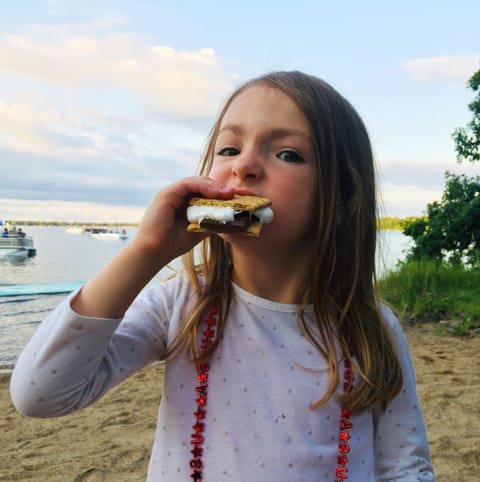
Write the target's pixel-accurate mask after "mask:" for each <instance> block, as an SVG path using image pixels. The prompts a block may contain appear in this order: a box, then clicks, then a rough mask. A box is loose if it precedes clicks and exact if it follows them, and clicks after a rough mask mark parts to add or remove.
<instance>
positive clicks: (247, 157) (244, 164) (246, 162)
mask: <svg viewBox="0 0 480 482" xmlns="http://www.w3.org/2000/svg"><path fill="white" fill-rule="evenodd" d="M232 173H233V175H234V176H235V177H238V178H239V179H240V180H244V179H245V180H254V179H255V180H258V179H259V178H261V176H262V175H263V165H262V162H261V160H260V155H259V154H258V153H255V152H247V151H244V152H242V153H241V154H240V155H239V156H237V158H236V159H235V161H234V163H233V166H232Z"/></svg>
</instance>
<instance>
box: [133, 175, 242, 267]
mask: <svg viewBox="0 0 480 482" xmlns="http://www.w3.org/2000/svg"><path fill="white" fill-rule="evenodd" d="M233 195H234V189H233V188H230V187H226V186H224V185H223V184H221V183H219V182H217V181H215V180H213V179H211V178H209V177H203V176H194V177H187V178H185V179H182V180H181V181H178V182H176V183H175V184H172V185H170V186H168V187H166V188H165V189H163V190H162V191H160V192H159V193H157V194H156V196H155V197H154V198H153V200H152V202H151V204H150V206H149V207H148V209H147V210H146V212H145V214H144V216H143V218H142V221H141V223H140V226H139V228H138V231H137V235H136V237H135V239H134V241H133V243H134V244H135V246H136V248H137V249H139V250H141V251H142V252H144V253H146V254H147V253H148V254H150V255H153V257H155V258H157V259H158V263H159V267H163V266H164V265H165V264H167V263H168V262H170V261H172V260H173V259H174V258H176V257H178V256H180V255H182V254H184V253H186V252H187V251H189V250H190V249H192V248H193V247H194V246H195V245H196V244H197V243H199V242H200V241H201V240H202V239H204V238H205V237H206V236H207V235H205V234H201V233H191V232H187V231H186V227H187V224H188V221H187V218H186V208H187V205H188V201H189V199H190V198H191V197H193V196H203V197H207V198H220V199H230V198H232V197H233Z"/></svg>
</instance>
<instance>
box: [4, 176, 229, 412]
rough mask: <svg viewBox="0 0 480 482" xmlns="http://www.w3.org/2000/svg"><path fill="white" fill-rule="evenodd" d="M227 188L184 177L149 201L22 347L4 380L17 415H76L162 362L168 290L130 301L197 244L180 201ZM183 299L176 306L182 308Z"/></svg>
mask: <svg viewBox="0 0 480 482" xmlns="http://www.w3.org/2000/svg"><path fill="white" fill-rule="evenodd" d="M231 191H232V190H231V189H226V188H224V186H222V185H220V184H218V183H217V182H214V181H212V180H211V179H209V178H204V177H192V178H188V179H184V180H183V181H180V182H178V183H176V184H173V185H172V186H170V187H168V188H166V189H164V190H163V191H161V192H160V193H159V194H157V196H155V198H154V200H153V201H152V203H151V205H150V206H149V208H148V209H147V211H146V213H145V215H144V217H143V219H142V222H141V224H140V226H139V229H138V232H137V235H136V237H135V239H134V240H133V241H132V243H130V244H129V245H127V246H126V247H125V248H124V249H123V250H122V251H121V252H120V253H119V254H118V255H117V256H115V257H114V259H113V260H112V261H111V262H110V263H109V264H108V265H107V266H106V268H104V269H103V270H102V271H101V272H100V273H98V274H97V275H96V276H95V277H94V278H93V279H92V280H90V281H89V282H88V283H87V284H86V285H85V286H84V287H83V288H82V289H81V290H80V291H79V292H78V293H76V294H72V295H70V296H69V297H68V298H67V299H66V300H64V301H63V302H62V303H60V305H59V306H57V308H56V309H55V310H54V311H53V312H51V313H50V314H49V315H48V316H47V318H46V319H45V320H44V321H43V322H42V323H41V324H40V326H39V327H38V328H37V330H36V331H35V333H34V335H33V336H32V338H31V340H30V341H29V343H28V344H27V346H26V347H25V348H24V349H23V351H22V353H21V354H20V356H19V358H18V360H17V362H16V364H15V369H14V371H13V374H12V378H11V383H10V391H11V397H12V401H13V403H14V405H15V407H16V408H17V409H18V410H19V411H20V412H22V413H24V414H25V415H29V416H32V417H51V416H58V415H63V414H66V413H70V412H72V411H74V410H78V409H79V408H82V407H85V406H87V405H89V404H90V403H92V402H94V401H95V400H97V399H98V398H100V397H101V396H102V395H104V394H105V393H106V392H107V391H108V390H109V389H110V388H112V387H113V386H114V385H116V384H118V383H119V382H121V381H122V380H123V379H125V378H126V377H127V376H129V375H130V374H132V373H133V372H134V371H136V370H138V369H140V368H142V367H144V366H146V365H148V364H150V363H152V362H154V361H156V360H159V359H161V358H163V356H164V354H165V351H166V345H167V331H168V325H169V311H168V309H167V307H170V305H171V300H172V299H173V296H172V293H170V292H169V291H168V288H165V289H163V288H162V289H156V290H154V289H153V287H152V288H149V289H148V290H145V291H144V292H143V293H142V295H141V296H139V297H138V298H137V296H138V294H139V293H140V291H141V290H142V289H143V288H144V287H145V285H146V284H147V283H148V281H149V280H150V279H151V278H152V277H153V276H154V275H155V274H156V273H157V271H159V270H160V269H161V268H162V267H163V266H165V265H166V264H167V263H168V262H169V261H171V260H172V259H174V258H176V257H178V256H179V255H180V254H182V253H184V252H186V251H188V250H189V249H191V248H193V246H195V244H196V243H198V242H199V240H200V239H202V235H198V234H196V233H188V232H187V231H186V229H185V228H186V224H187V221H186V219H185V207H186V204H187V201H188V198H189V197H190V196H192V195H193V194H197V193H198V194H201V195H203V196H206V197H214V196H215V197H226V198H228V197H231V196H232V195H233V193H232V192H231ZM157 288H158V287H157ZM165 290H166V291H165ZM174 291H175V293H177V290H176V289H175V290H174ZM135 298H137V299H136V301H135V303H134V304H133V305H132V303H133V301H134V300H135ZM187 299H188V298H187V297H184V298H181V299H180V300H179V301H178V303H179V304H180V305H181V306H184V305H185V303H186V302H187ZM131 305H132V306H131ZM129 307H130V309H128V308H129ZM170 309H171V307H170ZM122 318H124V319H123V321H122Z"/></svg>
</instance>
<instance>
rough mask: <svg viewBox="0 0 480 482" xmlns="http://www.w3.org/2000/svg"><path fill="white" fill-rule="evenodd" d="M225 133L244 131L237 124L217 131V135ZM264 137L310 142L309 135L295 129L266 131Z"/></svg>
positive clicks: (241, 132)
mask: <svg viewBox="0 0 480 482" xmlns="http://www.w3.org/2000/svg"><path fill="white" fill-rule="evenodd" d="M225 131H230V132H233V133H234V134H243V133H244V132H245V129H244V128H243V127H242V126H240V125H238V124H225V125H224V126H222V127H221V128H220V130H219V131H218V133H219V134H221V133H222V132H225ZM266 135H267V136H268V137H269V138H271V139H281V138H282V137H288V136H298V137H303V138H304V139H306V140H308V141H310V134H309V133H308V132H306V131H304V130H301V129H296V128H295V127H288V128H287V127H277V128H273V129H269V130H267V133H266Z"/></svg>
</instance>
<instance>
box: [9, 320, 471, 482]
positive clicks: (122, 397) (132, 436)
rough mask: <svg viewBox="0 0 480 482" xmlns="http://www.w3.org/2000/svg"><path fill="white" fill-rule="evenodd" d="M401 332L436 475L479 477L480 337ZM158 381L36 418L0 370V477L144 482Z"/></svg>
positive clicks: (137, 381) (447, 481) (135, 380)
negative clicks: (19, 408)
mask: <svg viewBox="0 0 480 482" xmlns="http://www.w3.org/2000/svg"><path fill="white" fill-rule="evenodd" d="M406 333H407V336H408V339H409V342H410V347H411V351H412V354H413V358H414V363H415V370H416V375H417V383H418V392H419V396H420V401H421V404H422V408H423V411H424V415H425V421H426V425H427V431H428V437H429V440H430V448H431V452H432V461H433V465H434V468H435V473H436V476H437V480H438V481H439V482H451V481H455V482H462V481H469V482H470V481H473V480H479V472H480V450H479V447H480V370H478V366H477V360H478V356H479V354H480V337H476V338H458V337H453V336H449V335H444V336H439V335H438V334H435V333H436V330H435V329H434V327H432V326H429V325H424V326H421V327H416V328H409V329H407V330H406ZM162 379H163V368H162V366H156V367H152V368H148V369H146V370H144V371H142V372H140V373H138V374H136V375H135V376H133V377H131V378H130V379H129V380H127V381H126V382H125V383H123V384H122V385H120V386H119V387H117V388H116V389H114V390H112V391H111V392H110V393H109V394H108V395H107V396H106V397H105V398H104V399H103V400H101V401H100V402H97V404H95V405H94V406H92V407H89V408H87V409H85V410H83V411H81V412H79V413H77V414H74V415H70V416H67V417H63V418H59V419H49V420H36V419H27V418H25V417H23V416H22V415H20V414H18V413H17V412H16V411H15V409H14V408H13V406H12V404H11V402H10V397H9V393H8V382H9V375H8V374H2V375H0V410H1V415H0V431H1V434H2V435H1V438H0V444H1V445H0V454H1V455H0V480H2V481H23V480H25V481H36V482H39V481H42V482H46V481H52V482H68V481H75V482H80V481H112V482H123V481H142V480H145V477H146V470H147V465H148V459H149V454H150V447H151V445H152V441H153V433H154V429H155V421H156V415H157V409H158V403H159V399H160V390H161V384H162ZM358 482H360V481H358Z"/></svg>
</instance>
